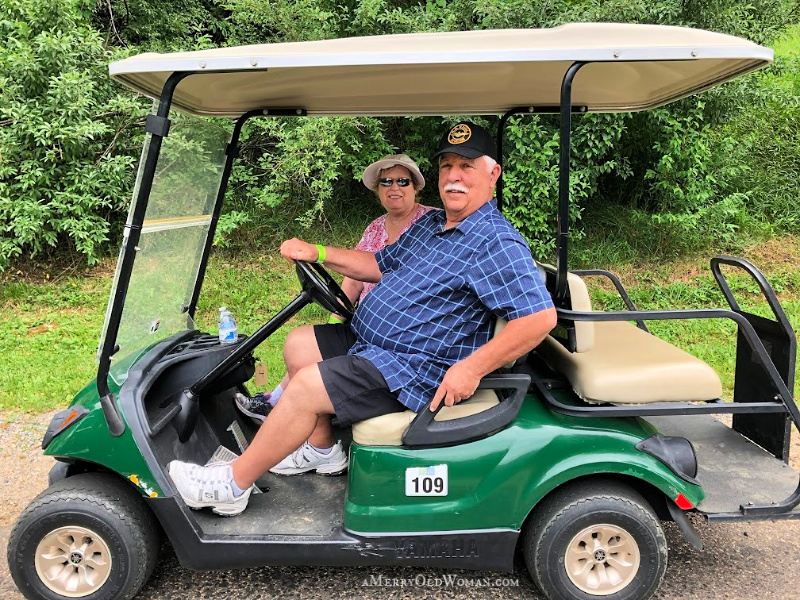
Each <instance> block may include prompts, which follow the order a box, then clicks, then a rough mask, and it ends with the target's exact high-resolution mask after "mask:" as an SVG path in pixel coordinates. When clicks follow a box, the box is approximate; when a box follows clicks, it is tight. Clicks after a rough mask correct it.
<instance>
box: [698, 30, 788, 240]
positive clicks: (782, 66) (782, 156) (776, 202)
mask: <svg viewBox="0 0 800 600" xmlns="http://www.w3.org/2000/svg"><path fill="white" fill-rule="evenodd" d="M775 51H776V60H775V64H774V66H773V67H772V68H770V69H769V70H766V71H763V72H761V73H758V74H757V75H756V76H755V77H753V78H752V79H751V80H749V81H747V82H746V85H743V86H742V89H741V90H739V92H740V106H741V109H740V112H739V113H738V114H736V115H735V116H734V117H733V118H732V119H731V120H730V121H729V122H728V123H726V124H724V125H723V126H721V127H720V128H719V130H718V131H716V132H715V135H714V136H711V138H710V143H712V144H714V145H715V150H716V152H715V155H716V156H717V157H718V158H719V159H720V162H721V163H722V164H721V166H720V167H719V168H724V167H725V166H728V165H730V166H731V167H732V168H733V169H734V170H733V171H732V172H731V173H730V175H729V176H728V177H727V178H726V179H725V180H724V181H723V184H724V186H725V188H726V189H727V190H730V191H734V192H740V193H746V194H747V197H748V202H747V210H748V212H749V213H750V214H752V215H753V216H754V217H756V218H758V219H760V220H761V221H763V222H765V223H769V224H771V226H773V227H775V228H777V229H779V230H784V231H790V232H797V231H800V203H798V198H799V197H800V130H799V129H798V123H800V26H798V25H795V26H794V27H792V28H790V29H789V30H787V32H786V34H785V35H784V37H783V38H781V40H779V41H778V43H777V44H776V46H775ZM725 137H729V138H732V139H735V140H736V141H737V143H736V144H735V145H733V146H732V147H729V148H720V147H719V146H720V145H721V140H723V139H724V138H725ZM725 150H729V151H725ZM737 166H738V167H739V168H738V169H737V168H735V167H737Z"/></svg>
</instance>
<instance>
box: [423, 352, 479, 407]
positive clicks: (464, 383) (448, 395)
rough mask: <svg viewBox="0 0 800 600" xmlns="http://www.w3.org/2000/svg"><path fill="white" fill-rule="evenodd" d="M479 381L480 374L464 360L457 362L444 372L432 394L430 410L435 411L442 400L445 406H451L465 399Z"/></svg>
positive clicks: (470, 394) (472, 392)
mask: <svg viewBox="0 0 800 600" xmlns="http://www.w3.org/2000/svg"><path fill="white" fill-rule="evenodd" d="M480 382H481V377H480V375H478V374H477V373H475V372H474V371H473V370H472V369H471V368H470V366H469V364H468V363H467V361H466V360H462V361H460V362H457V363H456V364H454V365H453V366H452V367H450V368H449V369H447V373H445V374H444V379H442V383H441V385H440V386H439V389H438V390H436V394H434V396H433V402H431V411H435V410H436V409H437V408H438V407H439V404H441V402H442V400H444V404H445V406H453V405H454V404H457V403H459V402H461V401H462V400H466V399H467V398H469V397H470V396H472V394H474V393H475V390H476V389H477V388H478V384H479V383H480Z"/></svg>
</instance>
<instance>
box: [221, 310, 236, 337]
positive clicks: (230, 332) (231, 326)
mask: <svg viewBox="0 0 800 600" xmlns="http://www.w3.org/2000/svg"><path fill="white" fill-rule="evenodd" d="M238 339H239V333H238V332H237V331H236V321H234V320H233V315H232V314H231V312H230V311H229V310H228V309H227V308H225V307H224V306H221V307H220V309H219V343H220V344H234V343H236V340H238Z"/></svg>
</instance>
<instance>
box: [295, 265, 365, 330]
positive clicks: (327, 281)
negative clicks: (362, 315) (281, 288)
mask: <svg viewBox="0 0 800 600" xmlns="http://www.w3.org/2000/svg"><path fill="white" fill-rule="evenodd" d="M295 268H296V270H297V278H298V279H299V280H300V286H301V287H302V288H303V291H305V292H307V293H308V294H309V295H310V296H311V298H312V299H313V300H314V301H315V302H316V303H317V304H319V305H320V306H321V307H322V308H324V309H325V310H329V311H331V312H332V313H336V314H337V315H341V316H343V317H344V318H345V320H346V321H349V320H350V319H352V318H353V312H355V308H354V307H353V303H352V302H350V298H348V297H347V294H345V293H344V292H343V291H342V288H341V287H339V284H338V283H336V280H335V279H334V278H333V277H331V275H330V273H328V272H327V271H326V270H325V268H324V267H323V266H322V265H320V264H319V263H309V262H305V261H302V260H298V261H295Z"/></svg>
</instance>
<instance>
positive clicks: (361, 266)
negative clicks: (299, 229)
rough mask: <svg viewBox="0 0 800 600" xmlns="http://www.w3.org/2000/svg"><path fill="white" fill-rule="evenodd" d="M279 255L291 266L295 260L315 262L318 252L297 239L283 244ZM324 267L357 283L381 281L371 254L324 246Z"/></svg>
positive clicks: (315, 248)
mask: <svg viewBox="0 0 800 600" xmlns="http://www.w3.org/2000/svg"><path fill="white" fill-rule="evenodd" d="M281 254H282V255H283V257H284V258H285V259H286V260H288V261H289V262H290V263H292V264H294V261H296V260H304V261H307V262H315V261H316V260H317V259H318V258H319V250H318V249H317V247H316V246H315V245H314V244H309V243H308V242H304V241H302V240H298V239H297V238H292V239H291V240H286V241H285V242H283V244H281ZM325 266H326V267H328V268H329V269H332V270H333V271H336V272H337V273H341V274H342V275H345V276H347V277H350V278H352V279H356V280H358V281H367V282H370V283H376V282H378V281H380V280H381V270H380V269H379V268H378V261H377V260H375V255H374V254H373V253H372V252H364V251H362V250H345V249H343V248H331V247H330V246H326V247H325Z"/></svg>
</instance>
